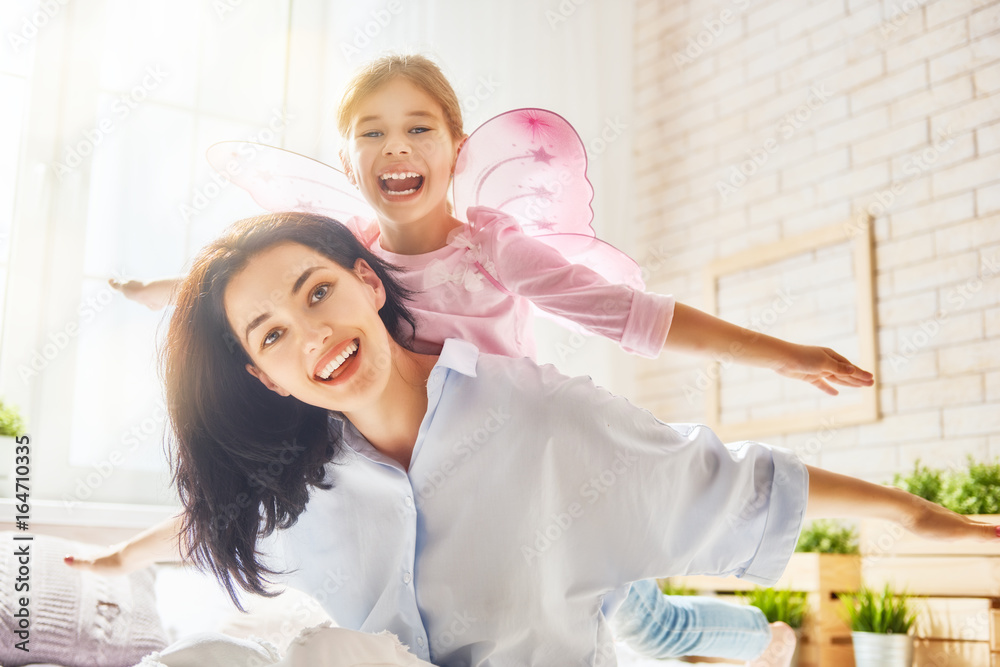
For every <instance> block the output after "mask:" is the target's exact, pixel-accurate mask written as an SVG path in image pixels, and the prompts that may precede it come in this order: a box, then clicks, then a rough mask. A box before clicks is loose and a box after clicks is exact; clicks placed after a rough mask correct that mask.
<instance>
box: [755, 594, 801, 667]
mask: <svg viewBox="0 0 1000 667" xmlns="http://www.w3.org/2000/svg"><path fill="white" fill-rule="evenodd" d="M740 597H742V598H743V600H744V601H745V602H746V603H747V604H749V605H753V606H754V607H757V608H758V609H760V610H761V611H762V612H764V616H765V617H766V618H767V622H768V623H777V622H779V621H781V622H783V623H787V624H788V625H789V626H791V628H792V629H793V630H795V640H796V641H795V653H794V654H793V655H792V661H791V662H790V663H789V665H790V667H795V665H798V664H799V648H800V646H801V644H802V621H803V620H804V619H805V617H806V613H807V611H808V610H809V599H808V596H807V595H806V594H805V593H801V592H798V591H792V590H791V589H787V588H785V589H776V588H760V587H757V588H754V589H753V590H751V591H748V592H746V593H743V594H742V595H741V596H740Z"/></svg>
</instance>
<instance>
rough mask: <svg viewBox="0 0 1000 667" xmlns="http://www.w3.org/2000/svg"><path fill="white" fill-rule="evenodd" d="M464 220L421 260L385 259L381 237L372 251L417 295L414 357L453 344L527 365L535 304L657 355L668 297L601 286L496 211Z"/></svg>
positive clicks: (475, 210)
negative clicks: (459, 341)
mask: <svg viewBox="0 0 1000 667" xmlns="http://www.w3.org/2000/svg"><path fill="white" fill-rule="evenodd" d="M468 220H469V221H470V222H472V223H473V226H472V227H469V226H467V227H465V228H464V229H461V230H459V231H458V232H457V233H456V234H455V235H454V236H453V237H452V239H451V240H450V242H449V243H448V245H447V246H445V247H443V248H440V249H438V250H434V251H432V252H429V253H424V254H421V255H399V254H396V253H391V252H388V251H386V250H384V249H383V248H382V247H381V245H379V241H378V237H376V238H375V239H374V240H373V241H372V243H371V250H372V252H374V253H375V254H376V255H378V256H379V257H381V258H382V259H384V260H386V261H387V262H389V263H391V264H393V265H395V266H396V267H398V268H399V269H400V270H401V271H400V273H399V274H397V277H398V278H399V280H400V282H401V283H402V284H403V285H404V286H405V287H407V288H408V289H410V290H413V291H414V300H413V301H412V302H411V303H410V310H411V312H412V313H413V315H414V316H415V318H416V320H417V332H416V338H415V340H414V349H415V350H416V351H417V352H422V353H426V354H436V353H438V352H440V351H441V346H442V345H443V343H444V341H445V339H447V338H460V339H462V340H467V341H469V342H471V343H473V344H474V345H476V346H477V347H478V348H479V349H480V351H481V352H485V353H489V354H501V355H504V356H508V357H523V356H526V357H531V358H532V359H534V357H535V339H534V330H533V325H532V312H531V305H532V304H534V305H535V306H537V307H538V308H540V309H542V310H543V311H545V312H547V313H549V314H551V315H555V316H556V317H557V318H564V319H566V320H569V321H570V322H574V323H576V324H577V325H579V326H581V327H583V328H584V329H586V330H587V331H590V332H591V333H595V334H598V335H601V336H604V337H606V338H610V339H612V340H614V341H617V342H618V343H619V344H620V345H621V346H622V348H623V349H625V350H626V351H628V352H633V353H635V354H639V355H642V356H645V357H655V356H657V355H658V354H659V352H660V350H661V349H662V347H663V342H664V341H665V340H666V337H667V331H668V330H669V329H670V321H671V319H672V317H673V311H674V299H673V297H671V296H664V295H661V294H652V293H648V292H641V291H638V290H635V289H633V288H631V287H628V286H626V285H619V284H611V283H608V282H607V281H606V280H605V279H604V278H602V277H601V276H600V275H599V274H597V273H595V272H594V271H592V270H590V269H588V268H587V267H585V266H581V265H579V264H572V263H570V262H569V261H567V260H566V258H564V257H563V256H562V255H561V254H560V253H559V252H558V251H557V250H555V249H553V248H552V247H550V246H548V245H546V244H545V243H543V242H542V241H539V240H538V239H536V238H533V237H531V236H529V235H527V234H525V233H524V232H523V231H522V230H521V228H520V227H519V226H518V224H517V222H516V221H515V220H514V219H513V218H511V217H510V216H508V215H506V214H505V213H503V212H501V211H498V210H495V209H491V208H486V207H471V208H469V210H468ZM473 227H474V228H475V229H476V230H477V231H473Z"/></svg>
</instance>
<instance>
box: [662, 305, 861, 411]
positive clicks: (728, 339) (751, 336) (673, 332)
mask: <svg viewBox="0 0 1000 667" xmlns="http://www.w3.org/2000/svg"><path fill="white" fill-rule="evenodd" d="M663 347H664V349H669V350H674V351H676V352H687V353H695V354H703V355H710V356H712V357H715V358H717V359H722V360H725V359H731V360H732V361H733V362H737V363H741V364H748V365H750V366H763V367H765V368H770V369H772V370H774V371H776V372H777V373H779V374H781V375H784V376H786V377H790V378H794V379H796V380H802V381H804V382H808V383H809V384H811V385H813V386H814V387H816V388H817V389H819V390H821V391H824V392H826V393H827V394H830V395H836V394H837V393H838V392H837V390H836V389H835V388H834V387H832V386H830V383H834V384H839V385H843V386H846V387H868V386H870V385H871V384H872V383H873V382H874V378H873V376H872V374H871V373H869V372H868V371H865V370H862V369H860V368H858V367H857V366H855V365H854V364H852V363H851V362H850V361H848V360H847V359H846V358H844V357H843V356H841V355H839V354H837V353H836V352H834V351H833V350H831V349H830V348H827V347H817V346H815V345H797V344H795V343H789V342H788V341H786V340H782V339H780V338H775V337H774V336H768V335H766V334H762V333H760V332H759V331H752V330H750V329H744V328H743V327H741V326H737V325H735V324H732V323H731V322H727V321H725V320H722V319H719V318H718V317H715V316H713V315H709V314H708V313H706V312H703V311H700V310H698V309H697V308H692V307H691V306H687V305H685V304H683V303H678V304H676V305H675V306H674V316H673V320H672V321H671V323H670V330H669V331H668V332H667V340H666V341H665V342H664V344H663Z"/></svg>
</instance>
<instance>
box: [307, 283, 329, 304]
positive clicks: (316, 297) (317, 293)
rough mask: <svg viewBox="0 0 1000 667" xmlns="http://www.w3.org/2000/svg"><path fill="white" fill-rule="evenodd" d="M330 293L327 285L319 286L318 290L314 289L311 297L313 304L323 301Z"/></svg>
mask: <svg viewBox="0 0 1000 667" xmlns="http://www.w3.org/2000/svg"><path fill="white" fill-rule="evenodd" d="M329 291H330V286H329V285H327V284H325V283H324V284H323V285H317V286H316V289H314V290H313V291H312V294H311V295H310V297H311V300H312V302H313V303H316V302H317V301H322V300H323V299H324V298H325V297H326V295H327V294H328V293H329Z"/></svg>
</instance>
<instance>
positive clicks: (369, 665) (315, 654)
mask: <svg viewBox="0 0 1000 667" xmlns="http://www.w3.org/2000/svg"><path fill="white" fill-rule="evenodd" d="M138 667H433V665H431V664H430V663H429V662H424V661H423V660H421V659H420V658H418V657H417V656H415V655H413V654H412V653H410V652H409V651H408V650H407V649H406V647H405V646H403V645H402V644H401V643H400V642H399V640H398V639H396V636H395V635H393V634H391V633H388V632H382V633H379V634H377V635H371V634H367V633H364V632H356V631H354V630H347V629H345V628H335V627H331V626H330V625H329V624H323V625H320V626H318V627H314V628H308V629H306V630H303V631H302V633H301V634H300V635H299V636H298V637H296V638H295V639H294V640H293V641H292V643H291V644H290V645H289V648H288V653H287V654H286V655H285V657H284V658H281V657H280V655H278V651H277V649H276V648H275V647H274V645H272V644H270V643H269V642H266V641H263V640H255V639H237V638H235V637H230V636H228V635H222V634H212V633H203V634H200V635H197V636H193V637H188V638H187V639H183V640H181V641H179V642H177V643H176V644H173V645H172V646H170V647H168V648H166V649H164V650H163V651H160V652H158V653H154V654H152V655H150V656H148V657H146V658H144V659H143V661H142V663H140V665H139V666H138Z"/></svg>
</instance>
